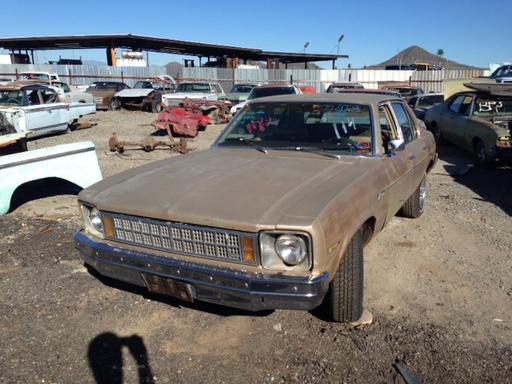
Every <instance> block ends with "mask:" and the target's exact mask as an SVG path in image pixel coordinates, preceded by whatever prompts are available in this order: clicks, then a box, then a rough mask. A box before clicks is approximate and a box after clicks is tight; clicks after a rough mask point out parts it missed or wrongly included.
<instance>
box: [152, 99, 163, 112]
mask: <svg viewBox="0 0 512 384" xmlns="http://www.w3.org/2000/svg"><path fill="white" fill-rule="evenodd" d="M151 112H153V113H160V112H162V103H161V102H160V101H153V102H152V103H151Z"/></svg>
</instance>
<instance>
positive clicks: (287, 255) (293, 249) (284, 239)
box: [274, 234, 307, 265]
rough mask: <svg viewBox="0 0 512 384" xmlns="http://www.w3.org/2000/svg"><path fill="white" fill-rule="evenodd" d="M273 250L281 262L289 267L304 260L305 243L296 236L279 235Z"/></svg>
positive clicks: (305, 252)
mask: <svg viewBox="0 0 512 384" xmlns="http://www.w3.org/2000/svg"><path fill="white" fill-rule="evenodd" d="M274 246H275V249H276V252H277V254H278V255H279V257H280V258H281V260H283V261H284V262H285V263H286V264H289V265H298V264H301V263H303V262H304V260H306V255H307V249H306V243H305V241H304V240H303V239H302V238H301V237H299V236H296V235H288V234H287V235H280V236H279V237H278V238H277V239H276V242H275V245H274Z"/></svg>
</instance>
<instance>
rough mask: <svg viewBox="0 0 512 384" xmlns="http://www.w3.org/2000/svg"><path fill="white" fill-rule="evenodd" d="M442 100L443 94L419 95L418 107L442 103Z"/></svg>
mask: <svg viewBox="0 0 512 384" xmlns="http://www.w3.org/2000/svg"><path fill="white" fill-rule="evenodd" d="M443 101H444V96H443V95H427V96H421V97H420V98H419V99H418V104H417V106H418V108H425V107H431V106H433V105H436V104H439V103H442V102H443Z"/></svg>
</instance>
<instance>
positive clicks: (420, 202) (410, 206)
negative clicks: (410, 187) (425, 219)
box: [401, 175, 427, 219]
mask: <svg viewBox="0 0 512 384" xmlns="http://www.w3.org/2000/svg"><path fill="white" fill-rule="evenodd" d="M426 200H427V175H424V176H423V180H421V183H420V185H419V186H418V188H416V190H415V191H414V193H413V194H412V195H411V196H409V198H408V199H407V201H406V202H405V204H404V205H403V207H402V209H401V214H402V216H404V217H408V218H410V219H416V218H418V217H420V216H421V215H422V214H423V212H424V211H425V202H426Z"/></svg>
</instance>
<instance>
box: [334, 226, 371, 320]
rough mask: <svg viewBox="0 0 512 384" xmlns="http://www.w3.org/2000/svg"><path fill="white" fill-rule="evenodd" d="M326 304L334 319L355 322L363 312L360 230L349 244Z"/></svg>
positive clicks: (361, 241) (361, 239) (361, 240)
mask: <svg viewBox="0 0 512 384" xmlns="http://www.w3.org/2000/svg"><path fill="white" fill-rule="evenodd" d="M325 304H326V306H327V309H328V311H329V313H330V315H331V317H332V319H333V320H334V321H337V322H340V323H341V322H354V321H357V320H359V318H360V317H361V315H362V314H363V238H362V231H361V230H358V231H357V233H356V234H355V235H354V237H353V238H352V240H350V243H349V244H348V247H347V249H346V250H345V253H344V254H343V258H342V259H341V262H340V265H339V266H338V270H337V272H336V275H335V276H334V279H333V280H332V281H331V283H330V284H329V292H328V293H327V296H326V298H325Z"/></svg>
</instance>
